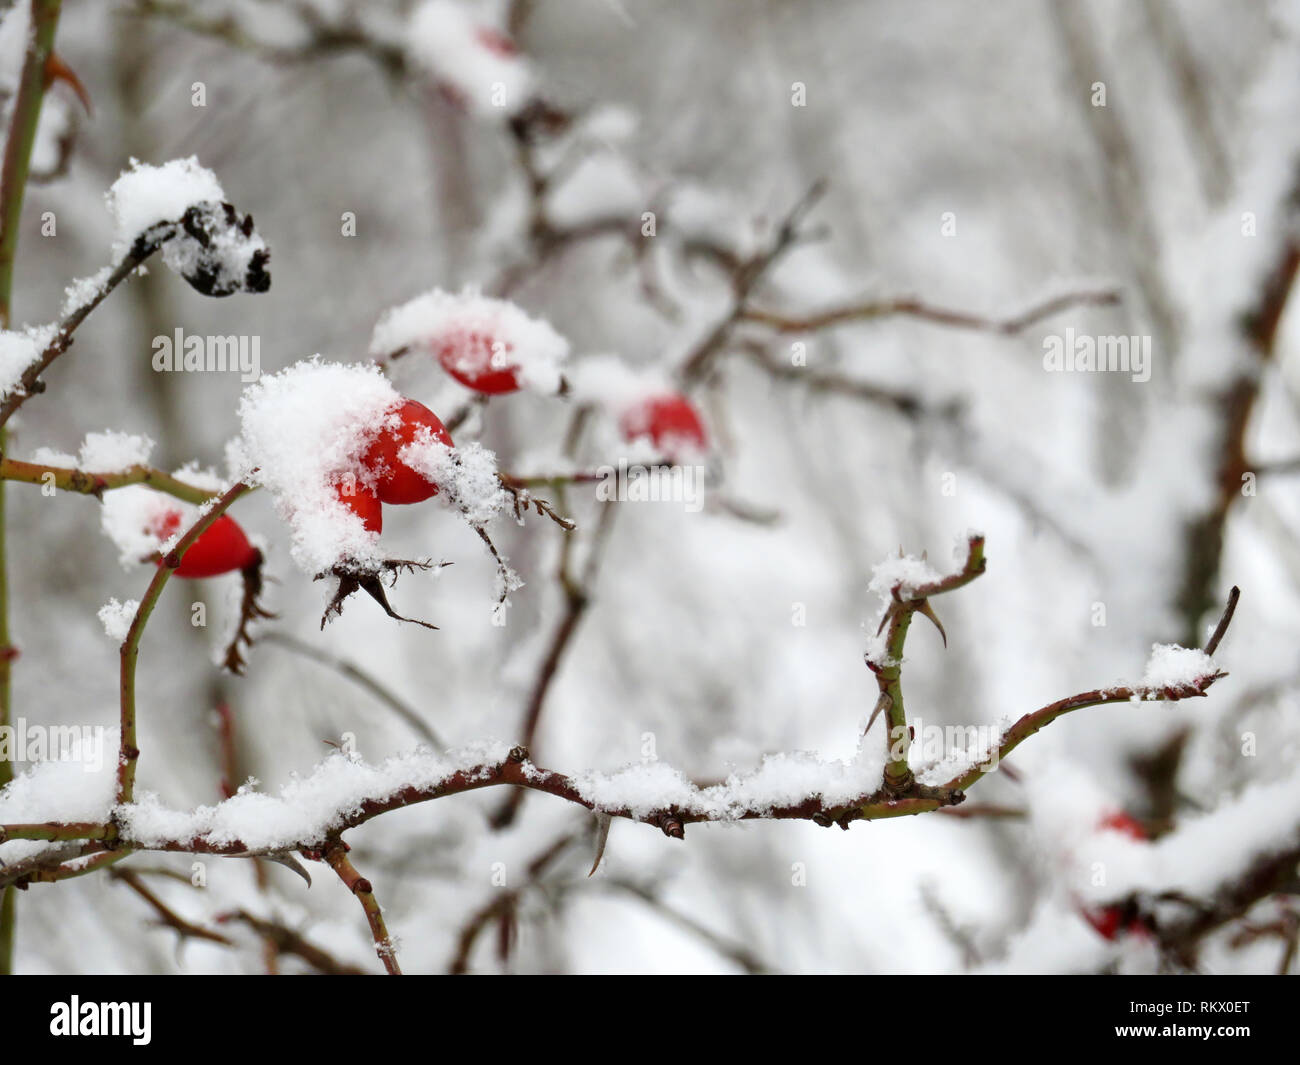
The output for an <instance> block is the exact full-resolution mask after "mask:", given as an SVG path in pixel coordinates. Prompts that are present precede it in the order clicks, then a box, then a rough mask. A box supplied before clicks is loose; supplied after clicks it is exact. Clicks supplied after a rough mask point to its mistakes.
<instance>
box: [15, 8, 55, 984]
mask: <svg viewBox="0 0 1300 1065" xmlns="http://www.w3.org/2000/svg"><path fill="white" fill-rule="evenodd" d="M60 5H61V0H31V20H32V22H31V28H30V34H29V43H28V45H27V54H26V56H25V57H24V58H23V69H22V74H21V75H20V76H19V79H18V94H17V96H16V97H15V98H14V109H13V119H12V120H11V122H10V125H9V136H8V139H7V140H6V141H5V154H4V163H3V164H2V165H0V329H8V328H9V319H10V301H11V299H12V296H13V283H14V257H15V254H16V252H17V250H18V221H19V219H20V217H21V216H22V212H23V194H24V193H25V192H26V190H27V174H28V172H29V170H30V167H31V161H32V145H34V144H35V143H36V127H37V124H38V123H39V122H40V117H41V101H42V100H43V99H44V98H45V67H46V64H47V63H48V62H49V58H50V55H51V54H52V53H53V51H54V32H55V30H56V29H57V28H58V25H59V9H60ZM5 444H6V440H5V433H4V431H3V429H0V454H3V453H4V450H5ZM5 535H6V530H5V509H4V484H3V483H2V482H0V726H4V725H8V724H9V721H10V716H11V702H12V684H11V672H12V667H13V659H14V655H15V650H14V647H13V646H12V644H11V643H10V635H9V582H8V575H7V567H8V561H7V559H6V557H5ZM13 772H14V771H13V766H12V765H10V764H9V762H8V761H0V788H3V787H4V786H5V785H6V784H8V783H9V781H11V780H12V779H13ZM16 920H17V908H16V900H15V898H14V889H13V888H12V887H9V888H6V889H5V890H4V893H3V897H0V975H8V974H9V973H11V972H13V958H14V927H15V922H16Z"/></svg>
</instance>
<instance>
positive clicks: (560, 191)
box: [545, 151, 646, 229]
mask: <svg viewBox="0 0 1300 1065" xmlns="http://www.w3.org/2000/svg"><path fill="white" fill-rule="evenodd" d="M545 207H546V217H547V218H548V219H549V220H550V222H551V223H552V224H553V225H555V226H558V227H560V228H561V229H570V228H577V227H578V226H582V225H588V224H592V223H596V222H604V221H607V220H610V219H614V220H623V221H626V222H627V223H628V224H629V225H631V224H632V223H634V222H639V221H640V215H641V212H642V211H644V210H645V209H646V193H645V190H644V189H643V188H642V186H641V179H640V177H639V176H638V175H637V173H636V171H635V170H634V169H633V168H632V165H631V164H630V163H629V162H628V161H627V160H626V159H625V158H624V157H623V156H621V155H619V154H617V153H615V152H609V151H605V152H595V153H593V154H591V155H589V156H587V157H586V158H585V159H583V160H582V161H581V162H580V163H578V165H577V166H575V167H574V168H573V170H572V171H571V172H570V173H568V174H567V175H566V176H565V177H564V178H563V179H562V180H561V181H559V182H558V183H557V184H556V185H555V186H554V187H553V188H552V189H551V191H550V193H549V195H548V196H547V197H546V205H545Z"/></svg>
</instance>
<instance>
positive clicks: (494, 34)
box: [474, 26, 519, 58]
mask: <svg viewBox="0 0 1300 1065" xmlns="http://www.w3.org/2000/svg"><path fill="white" fill-rule="evenodd" d="M474 36H475V37H477V38H478V43H479V44H481V45H482V46H483V47H484V48H486V49H487V50H488V51H489V52H492V53H493V54H495V55H499V56H504V57H506V58H509V57H510V56H516V55H518V54H519V49H518V48H516V47H515V42H514V41H512V40H511V39H510V38H509V37H507V36H506V35H505V34H504V33H502V32H501V31H500V30H497V29H493V28H492V27H491V26H479V27H478V28H477V29H475V30H474Z"/></svg>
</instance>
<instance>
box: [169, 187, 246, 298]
mask: <svg viewBox="0 0 1300 1065" xmlns="http://www.w3.org/2000/svg"><path fill="white" fill-rule="evenodd" d="M270 259H271V252H270V249H268V248H267V246H266V242H265V241H263V240H262V238H261V237H260V236H258V234H257V231H256V230H255V229H254V228H253V216H252V215H247V214H246V215H243V216H241V215H240V214H239V212H238V211H236V210H235V208H234V206H233V205H231V204H229V203H217V202H205V203H196V204H193V205H192V206H190V207H188V208H186V210H185V214H184V216H182V218H181V229H180V232H178V233H177V234H176V236H175V237H173V238H172V239H171V240H169V241H168V242H167V243H166V245H164V247H163V261H164V262H166V264H167V265H168V266H169V267H171V268H172V269H173V270H175V271H176V272H177V273H178V274H180V275H181V276H182V277H183V278H185V280H186V281H188V282H189V284H190V287H191V288H193V289H195V290H196V291H198V292H201V293H203V295H205V296H229V295H231V294H233V293H235V292H265V291H266V290H267V289H269V288H270V287H271V275H270V274H269V273H268V272H267V264H268V263H269V262H270Z"/></svg>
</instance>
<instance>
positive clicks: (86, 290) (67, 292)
mask: <svg viewBox="0 0 1300 1065" xmlns="http://www.w3.org/2000/svg"><path fill="white" fill-rule="evenodd" d="M112 273H113V267H112V266H111V265H110V266H105V267H104V268H103V269H102V270H100V271H99V272H98V273H95V274H91V276H90V277H79V278H77V280H76V281H73V282H72V283H71V284H70V285H68V286H67V287H66V288H65V289H64V290H63V307H62V308H61V309H60V311H59V315H60V316H61V317H64V318H66V317H67V316H68V315H69V314H71V313H72V312H73V311H75V310H77V309H78V308H79V307H84V306H85V305H86V304H88V303H89V302H90V301H91V300H93V299H94V298H95V297H96V296H97V295H99V293H100V292H101V291H103V288H104V285H105V284H106V283H107V282H108V279H109V277H110V276H111V275H112Z"/></svg>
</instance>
